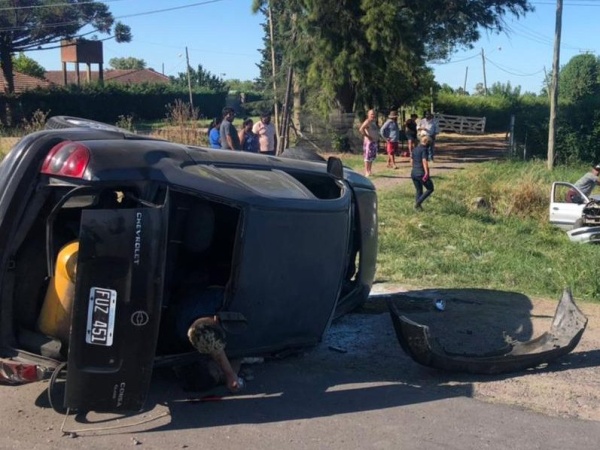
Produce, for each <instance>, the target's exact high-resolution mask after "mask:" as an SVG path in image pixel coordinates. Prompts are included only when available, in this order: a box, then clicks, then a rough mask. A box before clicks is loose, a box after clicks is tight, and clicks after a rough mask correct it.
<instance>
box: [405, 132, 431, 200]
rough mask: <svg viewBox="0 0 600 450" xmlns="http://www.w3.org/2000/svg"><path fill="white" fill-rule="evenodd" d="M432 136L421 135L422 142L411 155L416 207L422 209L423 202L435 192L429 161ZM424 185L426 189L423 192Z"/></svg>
mask: <svg viewBox="0 0 600 450" xmlns="http://www.w3.org/2000/svg"><path fill="white" fill-rule="evenodd" d="M430 144H431V138H430V137H429V136H427V135H425V136H421V138H420V144H419V145H417V146H416V147H415V148H414V150H413V152H412V155H411V159H412V170H411V172H410V177H411V178H412V181H413V184H414V185H415V209H416V210H417V211H422V210H423V207H422V206H421V204H422V203H423V202H424V201H425V200H426V199H427V197H429V196H430V195H431V194H433V181H431V178H430V173H429V162H428V146H429V145H430ZM423 187H425V189H426V191H425V193H423Z"/></svg>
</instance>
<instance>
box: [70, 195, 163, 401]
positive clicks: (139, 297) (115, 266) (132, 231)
mask: <svg viewBox="0 0 600 450" xmlns="http://www.w3.org/2000/svg"><path fill="white" fill-rule="evenodd" d="M166 209H167V208H166V207H154V208H152V207H146V208H131V209H89V210H84V211H83V212H82V218H81V226H80V236H79V237H80V239H79V255H78V262H77V278H76V287H75V301H74V305H73V313H72V321H71V332H70V338H69V355H68V366H67V381H66V394H65V407H69V408H75V409H79V410H95V411H109V410H110V411H118V410H139V409H141V408H142V406H143V403H144V400H145V398H146V394H147V391H148V388H149V384H150V377H151V374H152V365H153V359H154V355H155V349H156V342H157V338H158V329H159V322H160V312H161V303H162V296H163V274H164V264H165V262H164V261H165V245H166V244H165V242H166V229H167V219H166V217H167V216H166V213H165V211H166Z"/></svg>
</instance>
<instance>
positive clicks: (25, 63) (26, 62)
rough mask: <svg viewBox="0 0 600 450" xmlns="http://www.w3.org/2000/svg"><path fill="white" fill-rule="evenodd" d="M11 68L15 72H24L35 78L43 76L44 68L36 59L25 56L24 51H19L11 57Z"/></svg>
mask: <svg viewBox="0 0 600 450" xmlns="http://www.w3.org/2000/svg"><path fill="white" fill-rule="evenodd" d="M12 63H13V68H14V69H15V71H16V72H19V73H24V74H26V75H30V76H32V77H36V78H44V75H45V74H46V69H44V68H43V67H42V66H41V65H40V64H39V63H38V62H37V61H36V60H34V59H32V58H30V57H29V56H26V55H25V53H22V52H21V53H19V56H17V57H16V58H15V57H13V61H12Z"/></svg>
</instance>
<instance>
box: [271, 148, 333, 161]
mask: <svg viewBox="0 0 600 450" xmlns="http://www.w3.org/2000/svg"><path fill="white" fill-rule="evenodd" d="M281 157H283V158H290V159H300V160H303V161H319V162H325V161H326V159H325V158H323V157H322V156H321V155H319V154H318V153H317V152H315V151H313V150H309V149H307V148H302V147H292V148H286V149H285V150H284V151H283V152H281Z"/></svg>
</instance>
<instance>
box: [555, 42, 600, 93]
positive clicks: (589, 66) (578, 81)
mask: <svg viewBox="0 0 600 450" xmlns="http://www.w3.org/2000/svg"><path fill="white" fill-rule="evenodd" d="M558 92H559V95H560V97H561V100H565V101H567V102H570V103H577V102H580V101H582V100H584V99H591V98H596V99H598V98H599V97H600V58H598V57H597V56H594V55H592V54H591V53H585V54H583V55H576V56H574V57H573V58H571V59H570V60H569V62H568V63H567V64H565V66H564V67H563V68H562V69H561V70H560V77H559V89H558Z"/></svg>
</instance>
